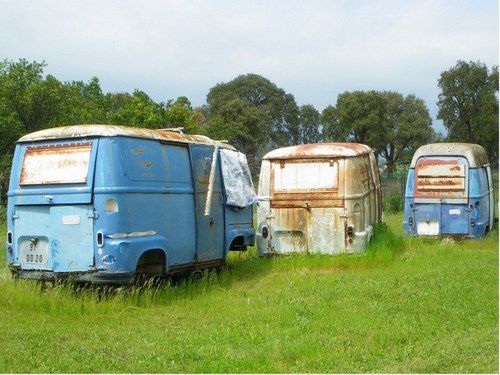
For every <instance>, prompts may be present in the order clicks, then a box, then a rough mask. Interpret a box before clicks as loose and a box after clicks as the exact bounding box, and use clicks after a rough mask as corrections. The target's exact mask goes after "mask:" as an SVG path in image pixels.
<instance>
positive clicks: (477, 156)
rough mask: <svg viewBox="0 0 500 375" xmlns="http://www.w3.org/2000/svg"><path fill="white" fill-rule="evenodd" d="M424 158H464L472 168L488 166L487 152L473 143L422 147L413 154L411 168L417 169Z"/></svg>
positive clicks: (433, 144)
mask: <svg viewBox="0 0 500 375" xmlns="http://www.w3.org/2000/svg"><path fill="white" fill-rule="evenodd" d="M423 156H463V157H464V158H466V159H467V161H468V162H469V167H471V168H476V167H482V166H483V165H486V164H488V154H487V153H486V150H485V149H484V148H483V147H482V146H480V145H477V144H473V143H454V142H450V143H431V144H428V145H424V146H421V147H419V148H418V149H417V151H415V154H413V158H412V160H411V165H410V168H415V167H416V165H417V161H418V160H419V159H420V158H421V157H423Z"/></svg>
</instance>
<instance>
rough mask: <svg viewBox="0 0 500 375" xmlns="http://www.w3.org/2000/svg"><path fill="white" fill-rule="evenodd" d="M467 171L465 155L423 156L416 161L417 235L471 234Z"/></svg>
mask: <svg viewBox="0 0 500 375" xmlns="http://www.w3.org/2000/svg"><path fill="white" fill-rule="evenodd" d="M468 171H469V165H468V162H467V159H465V158H464V157H422V158H420V159H419V160H418V161H417V164H416V166H415V206H416V211H415V222H416V225H417V234H419V235H440V234H441V235H464V234H468V233H469V210H468V207H467V203H468V183H467V181H468Z"/></svg>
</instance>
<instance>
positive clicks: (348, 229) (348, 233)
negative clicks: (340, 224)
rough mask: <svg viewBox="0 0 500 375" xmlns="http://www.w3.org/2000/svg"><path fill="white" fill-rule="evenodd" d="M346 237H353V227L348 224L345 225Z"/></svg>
mask: <svg viewBox="0 0 500 375" xmlns="http://www.w3.org/2000/svg"><path fill="white" fill-rule="evenodd" d="M347 237H354V228H353V227H352V225H349V226H348V227H347Z"/></svg>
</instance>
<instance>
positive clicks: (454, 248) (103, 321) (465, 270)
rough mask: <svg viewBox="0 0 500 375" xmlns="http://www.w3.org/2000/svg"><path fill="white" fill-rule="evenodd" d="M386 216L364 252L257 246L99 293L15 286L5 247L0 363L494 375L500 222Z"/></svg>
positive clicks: (34, 367) (97, 368)
mask: <svg viewBox="0 0 500 375" xmlns="http://www.w3.org/2000/svg"><path fill="white" fill-rule="evenodd" d="M386 220H387V222H388V228H384V227H381V228H378V230H377V233H376V235H377V238H376V240H375V241H374V243H373V244H372V245H371V246H370V248H369V250H368V252H367V253H366V254H365V255H362V256H337V257H326V256H289V257H282V258H273V259H267V260H266V259H259V258H258V257H257V256H256V252H255V250H252V251H249V252H248V253H246V254H241V255H240V254H233V255H232V256H231V258H230V260H229V265H230V267H229V268H228V269H226V270H224V271H223V272H222V273H220V274H215V273H209V274H205V275H203V276H202V277H198V278H194V277H193V278H191V279H190V280H187V281H185V282H182V283H180V284H178V285H175V286H172V285H167V286H166V287H164V288H162V289H152V288H150V289H146V290H142V291H139V290H138V289H132V290H122V291H118V292H116V293H114V294H113V295H111V296H108V297H106V298H104V299H103V300H101V302H99V301H98V297H97V292H96V291H95V290H86V291H75V290H73V289H72V288H70V287H64V286H60V285H59V286H56V287H48V288H46V289H41V287H40V285H39V284H36V283H33V282H26V281H18V282H14V281H13V280H11V278H10V275H9V273H8V272H7V270H6V267H5V261H4V256H2V258H1V259H2V260H1V262H0V344H1V347H2V350H1V354H0V372H455V373H461V372H497V371H498V231H494V232H492V233H490V235H489V236H488V237H487V238H486V239H484V240H481V241H475V240H467V241H460V242H450V241H446V240H425V239H403V238H402V237H401V235H400V233H401V224H400V223H401V220H402V217H401V215H390V216H389V215H387V216H386ZM4 231H5V229H4V228H3V226H2V229H0V232H2V233H1V236H2V238H4V235H5V233H4Z"/></svg>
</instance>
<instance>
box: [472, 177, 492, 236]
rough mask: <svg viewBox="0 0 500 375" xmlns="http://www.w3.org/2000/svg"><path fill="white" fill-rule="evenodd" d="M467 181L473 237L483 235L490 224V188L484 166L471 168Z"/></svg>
mask: <svg viewBox="0 0 500 375" xmlns="http://www.w3.org/2000/svg"><path fill="white" fill-rule="evenodd" d="M469 175H470V183H469V208H471V207H472V209H471V212H470V216H471V221H472V223H473V224H474V226H472V225H471V227H470V232H471V235H472V236H474V237H480V236H483V235H484V233H485V232H486V227H489V225H490V188H489V182H488V173H487V169H486V167H481V168H471V169H470V173H469Z"/></svg>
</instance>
